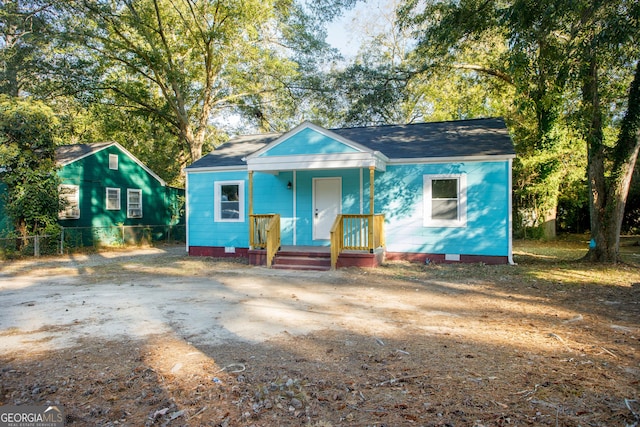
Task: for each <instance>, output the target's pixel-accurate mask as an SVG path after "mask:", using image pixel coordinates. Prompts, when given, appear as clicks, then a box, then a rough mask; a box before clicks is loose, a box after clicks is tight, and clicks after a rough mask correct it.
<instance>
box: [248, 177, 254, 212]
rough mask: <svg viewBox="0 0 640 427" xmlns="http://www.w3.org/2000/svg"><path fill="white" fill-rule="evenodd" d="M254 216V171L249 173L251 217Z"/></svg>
mask: <svg viewBox="0 0 640 427" xmlns="http://www.w3.org/2000/svg"><path fill="white" fill-rule="evenodd" d="M251 215H253V171H249V216H251Z"/></svg>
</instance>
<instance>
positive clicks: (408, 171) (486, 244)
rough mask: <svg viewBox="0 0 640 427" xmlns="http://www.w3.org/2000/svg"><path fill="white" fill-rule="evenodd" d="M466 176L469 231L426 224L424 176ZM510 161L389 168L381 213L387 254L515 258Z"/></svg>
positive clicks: (379, 183)
mask: <svg viewBox="0 0 640 427" xmlns="http://www.w3.org/2000/svg"><path fill="white" fill-rule="evenodd" d="M439 174H466V177H467V191H466V195H467V223H466V226H464V227H425V226H424V222H423V221H424V200H423V177H424V175H439ZM508 177H509V166H508V162H502V161H501V162H464V163H443V164H425V165H402V166H396V165H393V166H388V167H387V171H386V172H385V173H383V174H377V175H376V178H375V180H376V183H375V188H376V194H377V196H376V199H375V203H376V209H375V210H376V213H384V214H385V219H386V221H385V222H386V224H385V231H386V239H387V240H386V243H387V251H388V252H392V253H415V254H465V255H476V256H499V257H506V256H508V255H509V236H508V233H509V224H508V218H509V216H510V212H508V206H509V203H508V200H509V191H510V190H509V188H508V182H509V181H508Z"/></svg>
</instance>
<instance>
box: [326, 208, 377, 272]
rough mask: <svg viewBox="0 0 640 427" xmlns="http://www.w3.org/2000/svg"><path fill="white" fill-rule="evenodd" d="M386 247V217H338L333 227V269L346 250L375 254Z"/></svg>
mask: <svg viewBox="0 0 640 427" xmlns="http://www.w3.org/2000/svg"><path fill="white" fill-rule="evenodd" d="M384 245H385V237H384V215H382V214H377V215H352V214H341V215H338V216H337V217H336V220H335V221H334V223H333V226H332V227H331V269H332V270H335V268H336V265H337V263H338V257H339V256H340V253H341V252H342V251H344V250H355V251H369V252H371V253H373V251H374V250H375V249H376V248H379V247H381V246H384Z"/></svg>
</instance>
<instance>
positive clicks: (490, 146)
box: [188, 118, 515, 169]
mask: <svg viewBox="0 0 640 427" xmlns="http://www.w3.org/2000/svg"><path fill="white" fill-rule="evenodd" d="M330 130H331V132H334V133H336V134H337V135H340V136H342V137H344V138H346V139H348V140H350V141H353V142H356V143H358V144H360V145H363V146H365V147H367V148H369V149H371V150H375V151H379V152H381V153H382V154H384V155H385V156H387V157H388V158H389V159H390V160H391V161H393V160H398V159H416V160H417V159H433V158H436V159H437V158H449V157H477V156H492V155H493V156H512V155H515V150H514V147H513V142H512V141H511V137H510V136H509V131H508V130H507V127H506V126H505V123H504V121H503V120H502V119H499V118H493V119H473V120H458V121H450V122H433V123H417V124H408V125H388V126H370V127H354V128H340V129H330ZM282 135H283V134H263V135H250V136H241V137H237V138H234V139H231V140H230V141H228V142H227V143H225V144H223V145H221V146H220V147H219V148H217V149H216V150H214V151H213V152H211V153H209V154H207V155H206V156H204V157H202V158H201V159H200V160H198V161H196V162H195V163H193V164H191V165H190V166H188V169H196V168H209V167H222V166H244V165H246V163H245V162H244V161H243V160H242V159H243V158H244V157H246V156H248V155H249V154H251V153H253V152H255V151H258V150H259V149H261V148H263V147H264V146H266V145H267V144H269V143H271V142H273V141H275V140H276V139H278V138H279V137H280V136H282Z"/></svg>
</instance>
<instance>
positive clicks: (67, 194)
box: [58, 184, 80, 219]
mask: <svg viewBox="0 0 640 427" xmlns="http://www.w3.org/2000/svg"><path fill="white" fill-rule="evenodd" d="M58 191H59V194H60V199H62V201H63V203H65V207H64V209H63V210H61V211H60V212H58V218H60V219H78V218H80V186H79V185H73V184H61V185H60V187H59V190H58Z"/></svg>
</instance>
